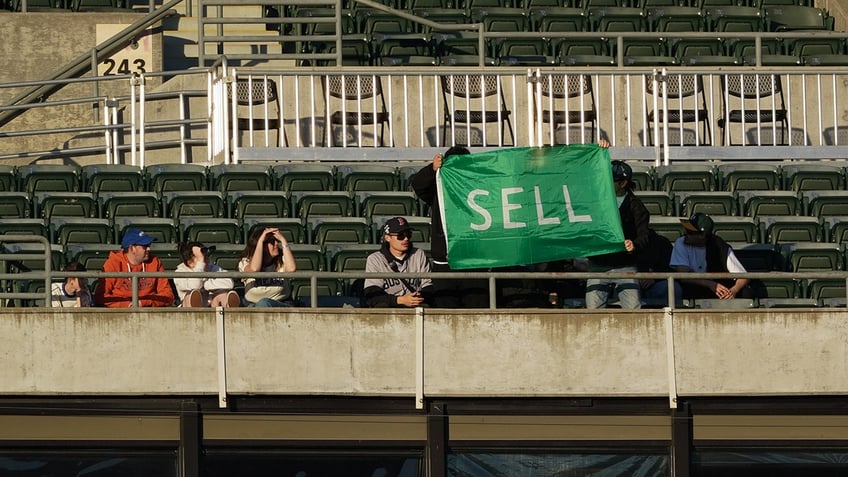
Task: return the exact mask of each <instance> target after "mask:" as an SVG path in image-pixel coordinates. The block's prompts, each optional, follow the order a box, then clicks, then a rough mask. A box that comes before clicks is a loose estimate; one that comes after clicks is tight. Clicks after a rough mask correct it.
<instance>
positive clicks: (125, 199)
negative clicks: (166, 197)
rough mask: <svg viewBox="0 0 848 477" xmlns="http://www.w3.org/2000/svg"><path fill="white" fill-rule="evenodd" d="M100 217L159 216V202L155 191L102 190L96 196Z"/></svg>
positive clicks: (113, 218)
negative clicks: (102, 191)
mask: <svg viewBox="0 0 848 477" xmlns="http://www.w3.org/2000/svg"><path fill="white" fill-rule="evenodd" d="M97 203H98V206H99V209H100V217H103V218H104V219H112V220H115V219H116V218H118V217H159V216H160V215H161V203H160V201H159V197H158V196H157V195H156V193H155V192H104V193H101V194H100V195H98V196H97Z"/></svg>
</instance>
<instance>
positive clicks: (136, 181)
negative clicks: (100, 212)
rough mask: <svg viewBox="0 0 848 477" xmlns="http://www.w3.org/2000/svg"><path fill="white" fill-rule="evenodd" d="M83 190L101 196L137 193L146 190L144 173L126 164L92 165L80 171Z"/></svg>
mask: <svg viewBox="0 0 848 477" xmlns="http://www.w3.org/2000/svg"><path fill="white" fill-rule="evenodd" d="M80 180H81V181H82V182H81V184H82V187H81V190H82V191H84V192H91V193H92V194H94V195H96V196H99V195H100V194H102V193H104V192H136V191H140V190H143V189H144V178H143V176H142V171H141V169H140V168H138V167H136V166H131V165H126V164H92V165H88V166H83V168H82V169H80Z"/></svg>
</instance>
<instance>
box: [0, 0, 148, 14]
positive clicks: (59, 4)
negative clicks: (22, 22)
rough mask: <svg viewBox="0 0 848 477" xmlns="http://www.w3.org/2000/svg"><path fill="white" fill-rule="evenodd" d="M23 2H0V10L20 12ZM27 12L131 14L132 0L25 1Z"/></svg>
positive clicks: (21, 0) (18, 0) (15, 0)
mask: <svg viewBox="0 0 848 477" xmlns="http://www.w3.org/2000/svg"><path fill="white" fill-rule="evenodd" d="M23 2H24V0H8V1H2V2H0V9H2V10H11V11H13V12H20V11H21V10H23ZM26 3H27V6H26V8H27V11H28V12H68V11H71V12H122V13H126V12H133V11H134V10H133V8H132V4H133V2H132V0H26Z"/></svg>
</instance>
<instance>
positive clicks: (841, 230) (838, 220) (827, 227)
mask: <svg viewBox="0 0 848 477" xmlns="http://www.w3.org/2000/svg"><path fill="white" fill-rule="evenodd" d="M821 220H822V225H823V227H824V233H825V240H826V241H828V242H834V243H837V244H840V245H842V244H848V215H841V216H823V217H821Z"/></svg>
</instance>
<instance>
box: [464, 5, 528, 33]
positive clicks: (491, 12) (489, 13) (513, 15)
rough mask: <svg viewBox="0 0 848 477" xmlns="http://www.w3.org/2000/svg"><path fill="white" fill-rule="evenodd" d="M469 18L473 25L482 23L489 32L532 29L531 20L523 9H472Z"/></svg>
mask: <svg viewBox="0 0 848 477" xmlns="http://www.w3.org/2000/svg"><path fill="white" fill-rule="evenodd" d="M478 1H479V0H478ZM469 17H470V18H471V21H472V23H482V24H483V28H484V29H485V31H487V32H490V31H491V32H524V31H527V30H528V29H529V27H530V19H529V18H528V16H527V11H526V10H525V9H523V8H514V7H497V6H488V7H479V8H478V7H472V8H471V9H469Z"/></svg>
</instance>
